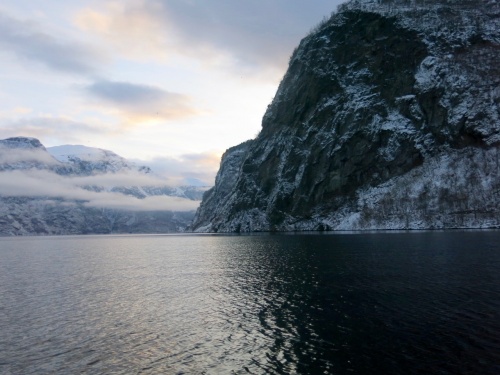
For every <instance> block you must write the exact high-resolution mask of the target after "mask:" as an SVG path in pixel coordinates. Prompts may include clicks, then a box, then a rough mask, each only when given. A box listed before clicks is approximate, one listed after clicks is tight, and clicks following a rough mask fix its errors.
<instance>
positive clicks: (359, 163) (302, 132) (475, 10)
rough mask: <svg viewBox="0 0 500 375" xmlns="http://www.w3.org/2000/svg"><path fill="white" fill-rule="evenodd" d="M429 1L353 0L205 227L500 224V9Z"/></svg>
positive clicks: (277, 102) (237, 162) (208, 213)
mask: <svg viewBox="0 0 500 375" xmlns="http://www.w3.org/2000/svg"><path fill="white" fill-rule="evenodd" d="M422 3H423V2H419V1H380V2H378V1H368V0H365V1H351V2H348V3H346V4H344V5H343V6H341V7H340V9H339V12H338V13H336V14H333V15H332V17H331V18H330V19H329V20H328V21H327V22H324V23H322V24H321V25H319V26H318V27H317V29H316V30H315V31H314V32H313V33H312V34H310V35H309V36H307V37H306V38H304V39H303V40H302V42H301V43H300V45H299V46H298V48H297V49H296V51H295V52H294V54H293V55H292V57H291V59H290V64H289V68H288V71H287V73H286V75H285V77H284V78H283V80H282V82H281V84H280V86H279V88H278V91H277V93H276V96H275V98H274V100H273V102H272V103H271V104H270V105H269V107H268V110H267V112H266V114H265V115H264V118H263V122H262V131H261V132H260V134H259V135H258V137H257V138H256V139H255V140H254V141H252V142H251V143H247V144H245V145H246V146H245V152H244V153H238V155H235V156H233V155H232V153H236V152H239V151H238V150H239V149H238V148H233V149H230V150H228V152H227V154H226V155H225V157H224V158H223V160H222V164H221V170H220V171H219V174H218V177H217V180H216V186H215V187H214V189H213V190H212V191H211V192H210V194H208V193H207V194H206V195H205V196H204V199H203V202H202V204H201V206H200V208H199V211H198V212H197V214H196V217H195V221H194V223H193V226H192V227H193V229H194V230H195V231H223V232H234V231H268V230H271V231H273V230H279V231H284V230H328V229H384V228H391V229H396V228H444V227H496V226H500V217H499V216H500V199H499V197H498V191H499V182H498V181H499V176H500V174H499V169H498V147H499V145H500V134H499V132H500V109H499V102H500V89H499V87H500V5H499V4H498V3H497V2H490V3H488V2H486V1H479V0H476V1H470V0H469V1H444V0H442V1H437V2H432V4H430V5H428V4H425V5H421V4H422ZM427 3H428V2H427ZM227 160H233V162H232V167H231V171H236V173H234V174H232V173H231V172H229V171H228V170H226V169H227V168H225V167H224V164H225V163H227ZM471 163H472V164H471ZM465 166H468V167H471V168H472V166H473V167H474V169H473V170H469V169H468V168H466V167H465ZM443 168H445V169H443ZM459 174H461V175H459ZM452 176H453V177H452ZM454 179H455V180H454ZM453 181H455V182H457V181H460V183H458V184H456V183H454V182H453ZM401 184H403V185H404V186H405V188H404V189H403V188H402V186H403V185H401ZM405 189H407V190H405ZM405 191H406V192H407V193H405ZM478 196H482V197H484V198H483V199H478V198H477V197H478ZM457 202H460V203H457ZM403 206H404V207H403ZM459 206H460V207H461V208H460V207H459Z"/></svg>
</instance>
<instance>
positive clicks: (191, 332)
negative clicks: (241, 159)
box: [0, 231, 500, 374]
mask: <svg viewBox="0 0 500 375" xmlns="http://www.w3.org/2000/svg"><path fill="white" fill-rule="evenodd" d="M498 239H500V236H499V232H495V231H491V232H452V233H450V232H445V233H439V232H436V233H433V232H429V233H396V234H364V235H293V236H292V235H290V236H285V235H275V236H271V235H262V236H164V237H162V236H142V237H134V236H122V237H78V238H66V237H61V238H51V239H50V238H44V239H39V238H38V239H17V240H13V239H1V240H0V243H1V246H0V293H1V295H2V299H1V300H0V329H1V331H2V335H0V349H1V350H0V372H1V373H7V374H8V373H12V374H17V373H23V374H49V373H80V372H84V373H89V374H102V373H123V374H130V373H141V374H161V373H169V374H170V373H172V374H175V373H209V374H212V373H213V374H225V373H228V374H229V373H242V374H243V373H255V374H261V373H270V374H290V373H300V374H316V373H326V374H344V373H356V374H373V373H383V374H401V373H408V374H428V373H442V374H462V373H463V374H466V373H481V374H496V373H499V372H500V371H499V370H500V369H499V368H498V364H499V363H500V361H499V358H498V354H497V353H500V340H499V339H498V338H499V337H500V323H498V322H499V321H500V319H498V318H499V316H498V312H499V311H500V302H499V298H498V295H499V294H500V273H499V272H498V267H499V266H500V251H499V249H498V246H497V243H498Z"/></svg>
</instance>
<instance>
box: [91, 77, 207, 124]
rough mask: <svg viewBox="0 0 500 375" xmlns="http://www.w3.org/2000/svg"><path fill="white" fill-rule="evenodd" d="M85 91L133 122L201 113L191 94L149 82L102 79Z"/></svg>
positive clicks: (96, 100)
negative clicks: (135, 82)
mask: <svg viewBox="0 0 500 375" xmlns="http://www.w3.org/2000/svg"><path fill="white" fill-rule="evenodd" d="M84 91H85V93H86V94H87V96H88V97H89V98H91V99H92V100H93V101H94V102H95V103H99V104H104V105H106V106H107V107H111V108H112V109H113V110H114V111H116V112H118V113H119V114H120V115H121V116H122V117H124V118H125V119H126V120H128V121H130V122H145V121H161V120H174V119H181V118H185V117H190V116H193V115H196V114H198V113H200V111H198V110H196V109H195V108H194V107H192V105H191V100H190V98H189V97H188V96H185V95H182V94H178V93H173V92H169V91H166V90H163V89H161V88H159V87H155V86H150V85H143V84H134V83H130V82H115V81H108V80H99V81H96V82H94V83H93V84H91V85H89V86H87V87H85V89H84Z"/></svg>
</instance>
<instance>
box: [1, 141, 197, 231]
mask: <svg viewBox="0 0 500 375" xmlns="http://www.w3.org/2000/svg"><path fill="white" fill-rule="evenodd" d="M0 180H1V181H2V184H0V235H33V234H91V233H168V232H179V231H183V230H184V229H185V227H186V226H187V225H188V224H189V223H190V222H191V220H192V218H193V215H194V210H195V209H196V207H197V206H198V203H199V201H200V199H201V196H202V194H203V192H204V191H205V190H206V188H204V187H199V186H181V187H173V186H168V185H167V184H166V183H165V181H164V180H162V179H161V178H160V177H159V176H156V175H155V174H154V172H153V171H152V170H151V169H150V168H149V167H147V166H138V165H136V164H135V163H133V162H130V161H128V160H127V159H125V158H123V157H121V156H119V155H117V154H115V153H114V152H112V151H109V150H102V149H97V148H91V147H86V146H79V145H78V146H74V145H65V146H57V147H50V148H48V149H46V148H45V147H44V146H43V145H42V144H41V143H40V141H39V140H37V139H35V138H27V137H14V138H8V139H4V140H0Z"/></svg>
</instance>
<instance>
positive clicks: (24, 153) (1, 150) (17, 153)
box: [0, 145, 59, 169]
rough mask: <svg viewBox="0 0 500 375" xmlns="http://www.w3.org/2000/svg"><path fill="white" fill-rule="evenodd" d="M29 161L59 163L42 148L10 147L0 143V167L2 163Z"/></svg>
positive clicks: (10, 164)
mask: <svg viewBox="0 0 500 375" xmlns="http://www.w3.org/2000/svg"><path fill="white" fill-rule="evenodd" d="M31 162H38V163H44V164H48V165H57V164H59V162H58V161H57V160H56V159H54V158H53V157H52V156H51V155H50V154H49V153H47V151H46V150H44V149H40V148H35V149H22V148H21V149H12V148H9V147H4V146H2V145H0V169H1V168H2V165H5V166H14V165H16V164H18V163H31Z"/></svg>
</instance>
